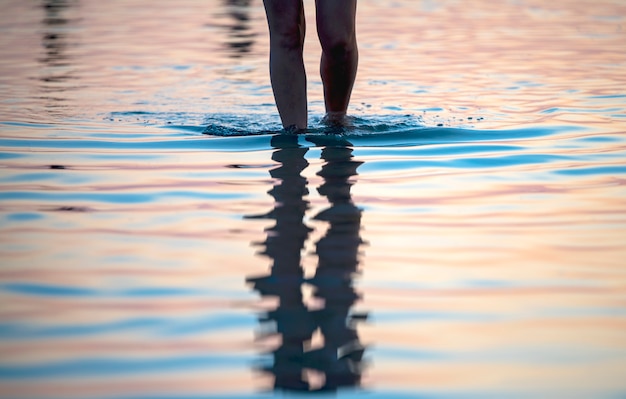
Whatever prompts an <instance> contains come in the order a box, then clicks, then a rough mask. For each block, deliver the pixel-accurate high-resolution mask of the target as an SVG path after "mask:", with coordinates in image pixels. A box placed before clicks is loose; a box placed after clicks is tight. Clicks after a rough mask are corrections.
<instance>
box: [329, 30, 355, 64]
mask: <svg viewBox="0 0 626 399" xmlns="http://www.w3.org/2000/svg"><path fill="white" fill-rule="evenodd" d="M320 44H321V45H322V51H323V52H324V54H326V55H327V56H329V57H333V58H344V57H346V56H347V55H348V54H350V53H351V52H353V51H354V50H355V49H356V36H355V34H354V32H348V33H346V34H341V35H334V36H332V37H324V36H321V37H320Z"/></svg>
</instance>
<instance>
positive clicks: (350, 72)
mask: <svg viewBox="0 0 626 399" xmlns="http://www.w3.org/2000/svg"><path fill="white" fill-rule="evenodd" d="M315 5H316V8H317V21H316V22H317V33H318V36H319V39H320V43H321V45H322V60H321V63H320V74H321V75H322V82H323V83H324V103H325V105H326V120H327V121H328V122H330V123H342V121H343V120H344V118H345V116H346V112H347V109H348V104H349V102H350V95H351V94H352V87H353V86H354V80H355V78H356V71H357V66H358V61H359V52H358V49H357V43H356V31H355V19H356V0H342V1H337V0H315Z"/></svg>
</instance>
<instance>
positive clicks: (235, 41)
mask: <svg viewBox="0 0 626 399" xmlns="http://www.w3.org/2000/svg"><path fill="white" fill-rule="evenodd" d="M251 3H252V0H224V2H223V7H224V12H223V14H222V15H224V16H226V17H228V19H229V23H227V24H226V25H224V27H225V28H226V30H227V35H228V38H227V40H226V46H227V48H228V50H229V55H230V56H231V57H233V58H239V57H243V56H245V55H246V54H247V53H249V52H250V51H251V50H252V45H253V44H254V37H255V36H256V33H254V31H253V30H252V28H251V27H250V4H251Z"/></svg>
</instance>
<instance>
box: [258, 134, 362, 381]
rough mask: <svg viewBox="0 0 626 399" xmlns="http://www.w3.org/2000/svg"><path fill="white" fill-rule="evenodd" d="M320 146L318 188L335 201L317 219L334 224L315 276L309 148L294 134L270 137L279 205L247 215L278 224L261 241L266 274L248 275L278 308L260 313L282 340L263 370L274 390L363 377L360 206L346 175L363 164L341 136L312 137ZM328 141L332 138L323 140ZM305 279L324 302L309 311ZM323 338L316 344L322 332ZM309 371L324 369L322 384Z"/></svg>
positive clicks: (318, 251)
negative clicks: (310, 253) (311, 271)
mask: <svg viewBox="0 0 626 399" xmlns="http://www.w3.org/2000/svg"><path fill="white" fill-rule="evenodd" d="M307 139H308V140H309V141H311V142H313V143H314V144H316V145H318V146H323V149H322V158H323V159H324V160H325V161H326V164H325V165H324V166H323V167H322V169H321V171H320V172H319V173H318V175H319V176H321V177H322V178H323V179H324V183H323V184H322V185H321V186H320V187H319V188H318V191H319V193H320V194H321V195H323V196H325V197H326V198H327V199H328V201H329V203H330V206H329V207H328V208H327V209H325V210H323V211H322V212H320V213H319V214H317V215H316V216H315V217H314V219H315V220H319V221H325V222H328V223H329V227H328V230H327V232H326V234H325V235H324V237H322V238H321V239H320V240H319V241H318V242H317V243H316V251H315V252H316V254H317V256H318V265H317V269H316V272H315V276H314V277H312V278H309V279H305V276H304V271H303V268H302V259H301V252H302V248H303V247H304V244H305V242H306V241H307V239H308V235H309V233H310V231H311V229H310V228H309V227H308V226H306V224H305V223H304V221H303V219H304V215H305V213H306V210H307V209H308V205H309V203H308V201H306V200H305V199H304V196H305V195H307V194H308V190H307V180H306V178H304V177H303V176H302V175H301V172H302V171H303V170H304V169H305V168H306V167H307V165H308V162H307V161H306V159H305V158H304V155H305V154H306V152H307V148H303V147H301V146H299V145H298V137H297V136H287V135H279V136H275V137H273V139H272V145H273V146H274V147H275V148H276V151H275V152H274V154H273V156H272V159H273V160H275V161H277V162H279V163H280V166H279V167H277V168H276V169H273V170H272V171H270V174H271V176H272V177H274V178H276V179H278V183H277V184H276V185H275V186H274V187H273V188H272V190H270V191H269V194H270V195H271V196H272V197H274V199H275V206H274V209H273V210H272V211H270V212H269V213H268V214H265V215H260V216H250V217H254V218H268V219H273V220H274V221H275V225H274V226H272V227H270V228H268V229H267V230H266V231H267V238H266V239H265V241H264V242H262V243H258V245H260V246H262V247H264V250H263V251H262V254H263V255H265V256H267V257H269V258H270V259H271V260H272V266H271V271H270V274H269V275H265V276H261V277H249V278H248V279H247V281H248V282H249V283H251V284H252V285H253V288H254V289H255V290H257V291H258V292H259V294H260V295H261V296H274V297H277V298H278V300H279V302H278V307H277V308H276V309H274V310H271V311H269V312H267V314H265V315H263V317H262V318H261V319H260V320H261V322H262V323H269V324H272V325H273V326H274V329H273V331H272V334H279V335H280V337H281V343H280V345H279V346H278V347H277V348H275V349H274V350H273V351H272V352H271V353H270V355H271V360H272V363H271V364H269V365H266V366H265V367H263V371H264V372H266V373H269V374H270V375H272V376H273V377H274V389H276V390H292V391H335V390H337V389H338V388H340V387H350V386H358V385H359V384H360V380H361V372H362V358H363V352H364V348H363V346H362V345H361V343H360V340H359V336H358V334H357V329H356V322H357V321H358V320H360V319H364V318H365V317H366V315H359V314H354V313H352V312H351V307H352V306H353V305H354V303H355V302H356V301H357V299H358V298H359V296H358V294H357V293H356V291H355V289H354V287H353V277H354V274H355V273H356V272H357V268H358V251H359V247H360V245H361V243H362V240H361V238H360V235H359V233H360V229H361V210H360V209H358V208H357V207H356V206H355V205H354V203H353V202H352V198H351V195H350V187H351V185H352V183H351V182H350V181H349V179H350V177H351V176H354V175H356V169H357V168H358V166H359V165H360V162H357V161H354V160H352V149H351V148H349V147H348V145H350V144H349V143H347V142H345V141H344V142H341V141H338V139H336V138H332V139H325V138H324V137H310V138H307ZM324 140H328V141H326V142H325V141H324ZM304 284H308V285H309V286H311V287H312V288H313V295H314V296H315V298H316V299H317V302H319V303H322V304H323V306H322V307H316V308H315V309H310V308H309V307H307V306H306V305H305V303H304V300H303V294H302V287H303V285H304ZM318 331H319V333H320V335H321V337H322V340H321V341H322V343H321V344H319V345H318V346H317V347H314V345H313V344H312V342H311V341H312V338H313V335H314V334H315V333H316V332H318ZM306 370H312V371H314V372H317V373H318V374H321V375H322V376H323V378H321V380H320V381H318V384H317V385H315V384H312V383H311V381H309V380H308V378H307V376H308V375H309V374H307V373H306V372H305V371H306Z"/></svg>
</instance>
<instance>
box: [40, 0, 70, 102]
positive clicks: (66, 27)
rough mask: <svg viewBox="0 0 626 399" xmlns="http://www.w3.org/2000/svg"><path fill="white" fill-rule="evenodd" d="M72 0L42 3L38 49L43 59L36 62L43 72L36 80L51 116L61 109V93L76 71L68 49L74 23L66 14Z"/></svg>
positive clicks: (66, 87) (66, 88)
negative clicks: (41, 50)
mask: <svg viewBox="0 0 626 399" xmlns="http://www.w3.org/2000/svg"><path fill="white" fill-rule="evenodd" d="M76 4H77V2H76V1H72V0H46V1H43V2H42V3H41V8H42V9H43V12H44V17H43V19H42V24H43V29H42V38H41V45H42V47H43V49H44V54H43V57H41V58H40V59H39V61H40V62H41V64H42V66H43V68H42V71H41V74H40V76H39V80H40V82H41V87H42V90H43V92H44V97H43V99H44V100H46V101H47V103H46V107H47V108H48V111H49V112H51V113H56V112H58V111H59V109H62V108H64V107H65V106H64V104H63V102H64V101H65V98H64V96H62V95H60V93H62V92H64V91H66V90H68V89H69V88H70V86H69V85H68V83H67V82H68V81H69V80H72V79H75V78H76V77H75V74H74V72H75V70H74V67H73V65H72V57H71V55H70V51H69V48H70V47H71V46H72V45H73V43H72V40H73V37H72V33H71V32H72V30H73V29H72V28H73V25H74V24H75V22H76V21H75V20H73V19H70V18H69V17H68V16H67V15H66V14H67V13H68V11H69V10H70V9H71V8H72V7H74V6H76Z"/></svg>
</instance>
